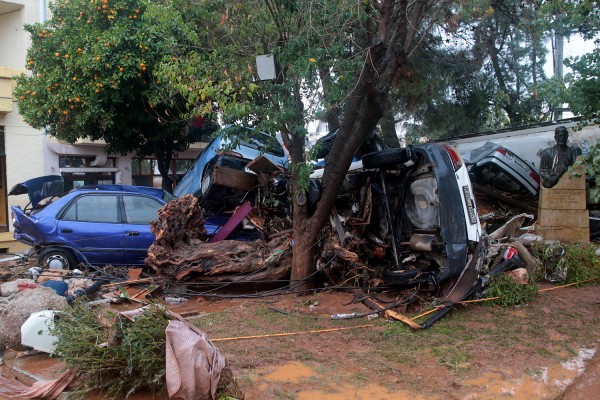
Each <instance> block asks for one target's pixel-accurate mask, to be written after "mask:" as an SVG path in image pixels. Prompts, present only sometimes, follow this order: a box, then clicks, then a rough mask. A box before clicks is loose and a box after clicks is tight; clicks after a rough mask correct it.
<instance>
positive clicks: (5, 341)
mask: <svg viewBox="0 0 600 400" xmlns="http://www.w3.org/2000/svg"><path fill="white" fill-rule="evenodd" d="M66 306H67V301H66V300H65V298H64V297H62V296H59V295H57V294H56V292H55V291H54V290H52V289H50V288H47V287H37V288H35V289H28V290H25V291H23V292H20V293H18V294H17V295H16V296H15V298H14V299H13V300H12V301H11V302H10V303H8V304H7V305H6V308H5V310H4V312H3V313H2V315H0V347H1V346H2V345H4V346H6V347H11V348H14V349H19V348H20V347H21V325H23V323H24V322H25V321H27V318H29V316H30V315H31V313H33V312H36V311H42V310H60V309H62V308H64V307H66Z"/></svg>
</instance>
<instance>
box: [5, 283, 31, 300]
mask: <svg viewBox="0 0 600 400" xmlns="http://www.w3.org/2000/svg"><path fill="white" fill-rule="evenodd" d="M30 283H31V284H35V281H34V280H33V279H17V280H14V281H9V282H4V283H2V284H0V296H3V297H8V296H12V295H14V294H17V293H19V292H20V291H21V290H20V289H19V285H22V284H30Z"/></svg>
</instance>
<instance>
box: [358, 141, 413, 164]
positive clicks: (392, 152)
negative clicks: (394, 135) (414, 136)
mask: <svg viewBox="0 0 600 400" xmlns="http://www.w3.org/2000/svg"><path fill="white" fill-rule="evenodd" d="M412 159H414V150H413V148H412V147H411V146H408V147H402V148H394V149H384V150H381V151H376V152H373V153H367V154H365V155H364V156H363V157H362V163H363V167H365V168H368V169H371V168H390V167H395V166H397V165H400V164H404V163H406V162H408V161H410V160H412Z"/></svg>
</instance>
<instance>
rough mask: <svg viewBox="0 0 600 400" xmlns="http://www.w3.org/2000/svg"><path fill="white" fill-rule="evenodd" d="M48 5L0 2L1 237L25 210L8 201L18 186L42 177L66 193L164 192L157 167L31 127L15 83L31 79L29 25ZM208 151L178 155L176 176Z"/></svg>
mask: <svg viewBox="0 0 600 400" xmlns="http://www.w3.org/2000/svg"><path fill="white" fill-rule="evenodd" d="M48 1H50V0H9V1H5V0H0V232H3V231H4V232H7V231H9V230H10V229H11V221H10V215H9V210H10V206H11V205H20V206H22V207H23V206H25V205H26V204H27V202H28V200H27V196H24V195H21V196H10V197H9V196H7V194H8V192H9V191H10V188H12V187H13V186H14V185H15V184H17V183H19V182H23V181H25V180H28V179H31V178H35V177H38V176H42V175H62V177H63V178H64V180H65V189H71V188H74V187H78V186H81V185H84V184H92V183H120V184H138V185H144V186H155V187H160V186H161V178H160V175H159V174H158V169H157V167H156V162H155V160H153V159H152V158H148V159H143V160H138V159H135V158H134V157H133V155H132V154H129V155H125V156H122V155H114V154H106V151H105V147H106V146H105V145H104V143H102V142H98V141H96V142H93V141H90V140H79V141H77V142H76V143H75V144H68V143H64V142H61V141H59V140H57V139H56V138H53V137H50V136H47V135H45V134H44V132H43V131H40V130H37V129H34V128H32V127H30V126H29V125H27V124H26V123H25V122H24V121H23V118H22V117H21V116H20V114H19V111H18V108H17V101H16V99H15V98H14V97H13V96H12V91H13V89H14V85H15V81H14V77H16V76H18V75H19V74H22V73H27V71H26V69H25V60H26V55H27V49H28V48H29V45H30V37H29V33H28V32H26V31H25V30H24V28H23V26H24V25H25V24H31V23H35V22H43V21H45V20H46V18H47V16H48V12H49V11H48ZM204 146H205V144H204V143H198V144H195V145H192V146H191V147H190V149H188V150H187V151H185V152H182V153H179V154H175V156H174V160H173V163H172V168H171V169H172V171H171V172H172V173H176V174H183V173H184V172H185V170H186V169H187V167H188V166H189V165H190V164H191V163H192V161H193V160H194V159H195V158H196V156H197V155H198V154H199V153H200V152H201V150H202V148H203V147H204Z"/></svg>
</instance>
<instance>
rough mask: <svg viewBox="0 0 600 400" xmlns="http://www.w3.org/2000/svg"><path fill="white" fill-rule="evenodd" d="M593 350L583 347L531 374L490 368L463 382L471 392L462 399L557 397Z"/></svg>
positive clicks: (575, 375)
mask: <svg viewBox="0 0 600 400" xmlns="http://www.w3.org/2000/svg"><path fill="white" fill-rule="evenodd" d="M595 353H596V350H595V349H586V348H582V349H581V350H580V351H579V353H578V355H577V356H576V357H573V358H571V359H569V360H567V361H563V362H560V363H556V364H552V365H550V366H547V367H542V368H539V369H538V370H537V371H535V372H534V373H533V374H531V375H530V376H529V375H525V376H523V375H519V376H516V375H517V374H515V373H514V371H511V370H505V371H489V372H485V373H483V374H481V375H480V376H478V377H477V378H474V379H468V380H465V381H463V382H462V384H463V385H464V386H466V387H467V388H472V389H468V391H469V392H470V393H469V394H468V395H467V396H466V397H465V400H493V399H498V398H501V397H508V398H512V399H519V400H521V399H522V400H528V399H551V398H556V396H558V395H559V394H560V393H562V392H563V391H564V390H565V388H566V387H567V386H568V385H569V384H571V383H572V382H573V381H574V380H575V378H577V377H578V376H579V375H581V373H582V372H583V371H584V369H585V362H586V361H587V360H590V359H591V358H592V357H593V356H594V354H595Z"/></svg>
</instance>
